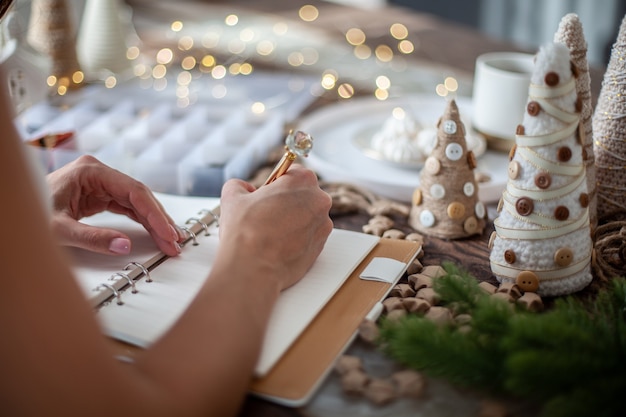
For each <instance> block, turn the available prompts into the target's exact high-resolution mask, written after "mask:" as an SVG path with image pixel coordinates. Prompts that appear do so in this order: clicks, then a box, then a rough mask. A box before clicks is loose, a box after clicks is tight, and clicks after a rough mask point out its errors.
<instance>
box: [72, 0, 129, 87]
mask: <svg viewBox="0 0 626 417" xmlns="http://www.w3.org/2000/svg"><path fill="white" fill-rule="evenodd" d="M121 13H122V12H121V3H120V0H87V1H86V3H85V11H84V13H83V18H82V22H81V25H80V30H79V33H78V45H77V51H78V58H79V61H80V64H81V66H82V68H83V70H84V71H85V73H86V74H87V76H88V77H89V78H93V79H98V78H104V77H105V76H106V75H109V74H110V73H113V74H122V73H124V72H127V71H129V70H130V69H131V65H130V61H129V60H128V58H127V57H126V50H127V45H126V37H127V30H126V26H125V25H124V24H123V23H122V17H121Z"/></svg>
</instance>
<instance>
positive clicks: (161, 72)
mask: <svg viewBox="0 0 626 417" xmlns="http://www.w3.org/2000/svg"><path fill="white" fill-rule="evenodd" d="M165 74H167V68H166V67H165V65H163V64H159V65H156V66H155V67H154V68H152V77H154V78H156V79H157V80H158V79H160V78H163V77H165Z"/></svg>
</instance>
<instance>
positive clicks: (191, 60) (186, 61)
mask: <svg viewBox="0 0 626 417" xmlns="http://www.w3.org/2000/svg"><path fill="white" fill-rule="evenodd" d="M180 66H181V67H182V69H184V70H187V71H189V70H191V69H193V68H194V67H195V66H196V58H195V57H193V56H186V57H184V58H183V60H182V62H181V63H180Z"/></svg>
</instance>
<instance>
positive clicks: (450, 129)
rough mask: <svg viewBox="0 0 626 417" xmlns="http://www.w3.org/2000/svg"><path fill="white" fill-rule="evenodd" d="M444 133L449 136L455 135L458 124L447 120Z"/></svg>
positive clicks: (444, 124)
mask: <svg viewBox="0 0 626 417" xmlns="http://www.w3.org/2000/svg"><path fill="white" fill-rule="evenodd" d="M443 131H444V132H446V133H447V134H448V135H454V134H455V133H456V122H455V121H454V120H446V121H445V122H443Z"/></svg>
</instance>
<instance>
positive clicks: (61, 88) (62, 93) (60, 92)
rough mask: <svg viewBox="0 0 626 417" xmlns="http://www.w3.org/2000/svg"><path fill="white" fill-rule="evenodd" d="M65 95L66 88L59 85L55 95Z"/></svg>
mask: <svg viewBox="0 0 626 417" xmlns="http://www.w3.org/2000/svg"><path fill="white" fill-rule="evenodd" d="M66 93H67V87H66V86H64V85H60V86H58V87H57V94H58V95H60V96H64V95H65V94H66Z"/></svg>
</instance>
